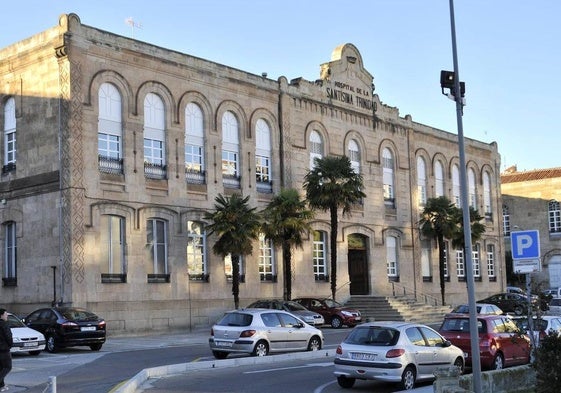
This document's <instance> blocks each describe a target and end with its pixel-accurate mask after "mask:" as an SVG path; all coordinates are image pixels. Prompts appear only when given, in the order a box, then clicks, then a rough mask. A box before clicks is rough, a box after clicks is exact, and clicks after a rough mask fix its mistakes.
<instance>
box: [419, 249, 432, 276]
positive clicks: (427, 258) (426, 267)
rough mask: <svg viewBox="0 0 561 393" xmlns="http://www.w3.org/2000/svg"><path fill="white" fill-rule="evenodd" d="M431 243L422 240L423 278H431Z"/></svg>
mask: <svg viewBox="0 0 561 393" xmlns="http://www.w3.org/2000/svg"><path fill="white" fill-rule="evenodd" d="M431 246H432V242H431V241H430V240H423V241H422V243H421V274H422V275H423V277H432V268H431V253H432V247H431Z"/></svg>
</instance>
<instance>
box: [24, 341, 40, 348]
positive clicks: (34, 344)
mask: <svg viewBox="0 0 561 393" xmlns="http://www.w3.org/2000/svg"><path fill="white" fill-rule="evenodd" d="M37 345H39V343H37V342H34V343H23V346H24V347H36V346H37Z"/></svg>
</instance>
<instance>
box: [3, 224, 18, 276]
mask: <svg viewBox="0 0 561 393" xmlns="http://www.w3.org/2000/svg"><path fill="white" fill-rule="evenodd" d="M16 238H17V237H16V223H15V222H13V221H9V222H6V223H5V224H4V274H3V277H2V278H3V282H4V286H15V285H17V258H18V253H17V241H16Z"/></svg>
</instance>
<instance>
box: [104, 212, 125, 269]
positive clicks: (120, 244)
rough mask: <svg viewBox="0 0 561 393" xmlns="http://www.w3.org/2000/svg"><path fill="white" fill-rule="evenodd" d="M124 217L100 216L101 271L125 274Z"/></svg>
mask: <svg viewBox="0 0 561 393" xmlns="http://www.w3.org/2000/svg"><path fill="white" fill-rule="evenodd" d="M125 222H126V221H125V219H124V218H123V217H119V216H115V215H108V214H107V215H106V214H104V215H102V216H101V217H100V227H101V231H100V237H101V247H100V250H99V251H100V258H101V261H102V273H106V274H110V275H112V274H126V273H127V271H126V264H125V250H126V241H125V239H126V237H125Z"/></svg>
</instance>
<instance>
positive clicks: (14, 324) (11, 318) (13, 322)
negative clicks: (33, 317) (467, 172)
mask: <svg viewBox="0 0 561 393" xmlns="http://www.w3.org/2000/svg"><path fill="white" fill-rule="evenodd" d="M8 326H9V327H10V328H21V327H25V324H24V323H23V322H22V321H21V320H20V319H19V318H18V317H16V316H15V315H11V314H9V315H8Z"/></svg>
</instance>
